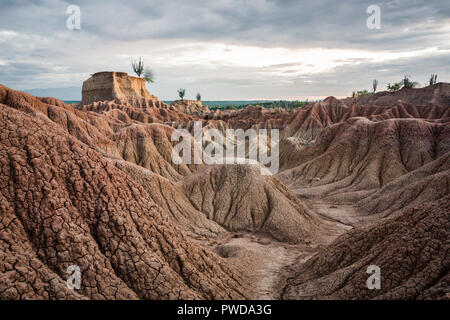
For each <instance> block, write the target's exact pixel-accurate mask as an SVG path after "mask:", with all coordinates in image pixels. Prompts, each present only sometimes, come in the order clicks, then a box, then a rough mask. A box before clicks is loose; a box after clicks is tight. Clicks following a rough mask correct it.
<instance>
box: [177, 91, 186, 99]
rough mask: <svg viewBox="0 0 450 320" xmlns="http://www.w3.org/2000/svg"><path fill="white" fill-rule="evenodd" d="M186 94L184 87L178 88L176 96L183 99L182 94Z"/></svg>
mask: <svg viewBox="0 0 450 320" xmlns="http://www.w3.org/2000/svg"><path fill="white" fill-rule="evenodd" d="M185 94H186V89H182V88H180V89H178V96H179V97H180V99H181V100H184V95H185Z"/></svg>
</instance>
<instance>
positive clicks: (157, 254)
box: [0, 72, 450, 300]
mask: <svg viewBox="0 0 450 320" xmlns="http://www.w3.org/2000/svg"><path fill="white" fill-rule="evenodd" d="M198 121H200V122H201V124H202V125H203V130H206V129H211V128H213V129H217V130H218V131H219V132H220V133H221V134H223V135H225V132H226V130H227V129H243V130H247V129H251V128H253V129H278V130H279V135H280V137H279V138H280V141H279V144H278V147H279V170H278V172H277V173H276V174H273V175H271V174H269V175H263V174H261V170H260V169H261V166H263V165H262V164H260V163H258V162H256V163H247V164H213V165H209V164H206V163H204V162H202V163H200V164H185V163H180V164H175V163H174V162H173V161H172V158H171V151H172V149H173V147H174V144H175V142H174V141H173V140H171V136H172V134H173V133H174V131H175V130H177V129H181V128H183V129H185V130H187V131H188V132H190V133H192V131H193V127H194V123H195V122H198ZM0 126H1V139H0V154H1V156H0V161H1V174H0V187H1V192H0V208H1V215H0V298H1V299H233V300H244V299H256V300H262V299H277V300H278V299H296V300H297V299H449V298H450V274H449V269H450V255H449V251H450V192H449V188H450V187H449V185H450V181H449V180H450V159H449V157H450V84H449V83H445V82H438V83H435V84H432V85H429V86H426V87H423V88H407V87H404V88H402V89H400V90H398V91H394V92H388V91H380V92H377V93H371V94H364V95H359V96H358V95H356V96H353V97H350V98H344V99H337V98H335V97H332V96H330V97H328V98H326V99H323V100H321V101H318V102H310V103H308V104H307V105H305V106H304V107H302V108H298V109H294V110H285V109H282V108H277V109H266V108H264V107H262V106H258V105H255V106H248V107H246V108H243V109H241V110H225V111H220V110H214V111H213V110H209V109H208V108H207V106H203V105H202V104H201V102H199V101H189V100H186V101H185V100H184V99H182V102H174V103H172V104H170V105H169V104H166V103H164V102H162V101H160V100H158V98H157V97H156V96H155V95H152V94H150V93H149V92H148V90H147V89H146V87H145V81H144V79H143V78H138V77H132V76H129V75H128V74H126V73H123V72H99V73H95V74H93V75H92V76H91V77H90V78H89V79H87V80H86V81H85V82H84V84H83V97H82V102H80V103H75V104H66V103H64V102H63V101H61V100H58V99H56V98H42V97H36V96H33V95H31V94H28V93H24V92H21V91H17V90H14V89H12V88H8V87H6V86H3V85H0ZM201 143H202V146H203V148H206V147H207V145H208V144H211V143H212V141H211V140H208V139H207V138H204V139H203V141H202V142H201ZM251 144H252V141H248V143H247V147H249V148H251ZM248 152H249V149H247V153H248ZM71 265H76V266H78V267H79V269H80V270H81V276H82V277H81V281H82V282H81V286H80V287H79V288H78V289H77V290H73V289H71V288H70V287H68V286H67V283H66V282H67V279H68V277H69V276H70V274H68V273H67V269H68V267H69V266H71ZM371 265H375V266H377V267H379V269H380V270H381V287H380V288H377V289H376V290H373V288H372V289H369V288H368V287H367V285H366V280H367V278H368V277H369V276H370V274H368V273H367V268H368V267H369V266H371Z"/></svg>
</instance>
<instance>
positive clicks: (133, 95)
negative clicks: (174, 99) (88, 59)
mask: <svg viewBox="0 0 450 320" xmlns="http://www.w3.org/2000/svg"><path fill="white" fill-rule="evenodd" d="M97 101H120V103H122V104H130V105H133V106H140V107H144V106H152V105H154V102H156V101H158V98H157V97H156V96H154V95H152V94H150V93H149V92H148V91H147V89H146V88H145V79H143V78H137V77H133V76H129V75H128V74H127V73H126V72H113V71H103V72H97V73H94V74H93V75H92V76H91V77H90V78H89V79H87V80H86V81H84V82H83V90H82V100H81V105H87V104H91V103H93V102H97Z"/></svg>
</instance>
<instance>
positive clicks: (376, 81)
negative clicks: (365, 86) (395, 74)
mask: <svg viewBox="0 0 450 320" xmlns="http://www.w3.org/2000/svg"><path fill="white" fill-rule="evenodd" d="M377 87H378V80H377V79H375V80H373V82H372V88H373V93H375V92H376V91H377Z"/></svg>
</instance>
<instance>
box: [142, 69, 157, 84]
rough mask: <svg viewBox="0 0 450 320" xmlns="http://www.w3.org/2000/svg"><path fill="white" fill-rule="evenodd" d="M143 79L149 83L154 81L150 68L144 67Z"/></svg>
mask: <svg viewBox="0 0 450 320" xmlns="http://www.w3.org/2000/svg"><path fill="white" fill-rule="evenodd" d="M144 79H145V81H147V82H149V83H150V82H151V83H154V82H155V73H154V72H153V70H152V69H150V68H146V69H145V72H144Z"/></svg>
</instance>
